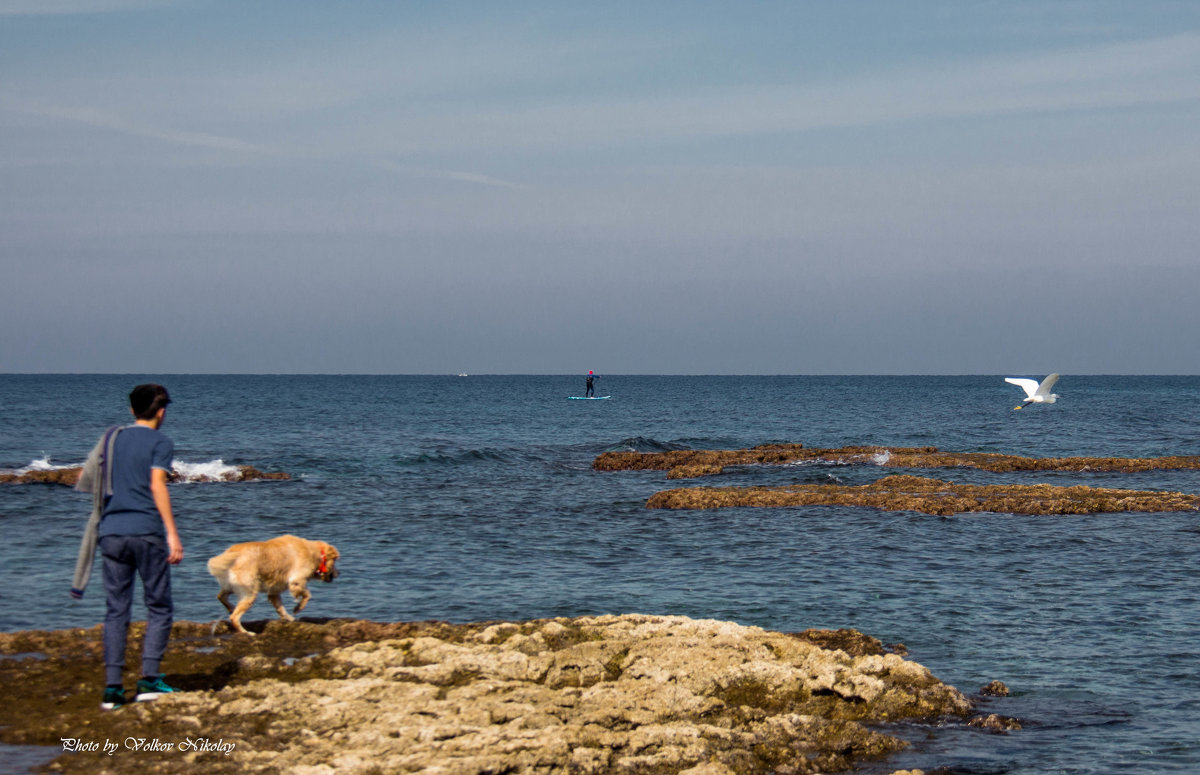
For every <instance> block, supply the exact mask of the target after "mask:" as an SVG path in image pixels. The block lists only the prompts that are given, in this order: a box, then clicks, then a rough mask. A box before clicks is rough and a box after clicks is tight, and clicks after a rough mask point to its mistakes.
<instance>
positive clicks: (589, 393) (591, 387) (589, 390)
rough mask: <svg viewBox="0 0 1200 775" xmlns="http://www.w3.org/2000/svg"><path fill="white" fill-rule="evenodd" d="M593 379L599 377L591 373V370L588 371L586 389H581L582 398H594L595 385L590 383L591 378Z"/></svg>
mask: <svg viewBox="0 0 1200 775" xmlns="http://www.w3.org/2000/svg"><path fill="white" fill-rule="evenodd" d="M594 379H600V378H599V377H597V376H596V375H594V374H592V372H590V371H589V372H588V375H587V390H585V391H583V396H584V398H594V397H595V395H596V387H595V385H593V384H592V380H594Z"/></svg>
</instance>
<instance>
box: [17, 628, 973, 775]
mask: <svg viewBox="0 0 1200 775" xmlns="http://www.w3.org/2000/svg"><path fill="white" fill-rule="evenodd" d="M222 626H224V625H222ZM141 627H142V625H135V626H134V628H133V632H131V652H130V664H136V663H137V661H136V654H135V653H134V650H133V649H134V648H136V646H137V643H138V641H140V632H141ZM212 629H213V627H212V625H211V624H201V623H190V622H181V623H177V624H176V625H175V630H174V632H173V642H172V644H171V648H170V649H169V650H168V656H167V660H166V662H165V663H164V666H163V667H164V670H166V672H167V679H168V680H169V681H170V682H171V683H173V684H175V685H176V686H178V687H179V688H181V689H185V690H188V691H184V692H180V693H177V694H174V695H170V696H167V697H163V698H161V699H159V700H158V701H156V702H153V703H139V704H134V705H128V706H126V707H124V708H122V709H120V710H118V711H114V712H107V713H106V712H101V711H99V710H98V709H97V704H98V699H99V684H100V677H101V675H102V667H101V664H100V661H101V660H100V656H99V652H100V645H99V638H100V628H99V627H98V626H97V627H94V628H91V629H88V630H70V631H57V632H20V633H11V634H0V654H4V655H8V656H6V657H0V676H2V677H3V678H4V679H5V684H4V685H6V686H10V687H20V696H21V701H20V702H10V703H4V704H2V705H0V739H2V740H3V741H4V742H7V743H24V744H42V745H52V746H55V747H59V746H60V738H62V737H74V738H79V739H81V740H83V741H85V742H87V741H100V742H103V741H105V740H112V741H126V740H128V739H130V738H135V739H136V738H145V739H147V740H149V739H151V738H153V739H154V740H156V741H158V744H159V749H158V750H140V751H132V750H125V749H122V750H118V751H117V752H116V753H115V754H114V755H112V756H106V755H105V754H104V753H103V751H98V752H86V751H85V752H83V753H77V754H72V755H69V756H62V757H59V758H58V759H57V760H56V761H55V762H54V763H53V764H52V765H50V768H51V769H53V770H55V771H61V772H80V773H82V772H88V773H95V772H114V773H117V772H128V771H130V769H131V768H136V769H137V770H138V771H140V772H144V773H168V772H169V773H201V772H203V773H240V772H288V773H300V774H301V775H316V774H317V773H332V772H338V773H375V772H417V771H422V772H435V771H436V772H446V773H467V772H471V773H478V772H544V773H568V772H569V773H610V772H616V773H674V772H690V773H693V775H702V774H703V775H720V774H721V773H749V772H781V773H815V772H838V771H845V770H848V769H852V768H854V767H856V766H860V765H862V764H864V763H870V762H874V764H872V765H871V766H872V767H874V768H875V769H873V770H872V771H881V770H880V769H879V765H880V763H879V761H878V758H879V757H882V756H886V755H887V754H890V753H892V752H895V751H898V750H900V749H901V748H903V747H905V746H906V745H907V744H906V743H905V742H904V741H902V740H900V739H898V738H896V737H893V736H891V735H888V734H885V733H884V732H881V731H878V730H877V729H873V728H871V726H872V725H877V724H879V723H888V724H891V723H893V722H899V721H903V720H905V719H914V720H917V719H920V720H934V719H945V718H952V719H957V721H958V723H961V724H962V725H963V727H962V728H964V729H966V728H968V726H967V716H969V715H970V714H971V712H972V702H971V701H970V700H968V699H967V697H965V696H964V695H963V694H962V693H960V692H959V691H958V690H957V689H955V688H953V687H951V686H948V685H946V684H943V683H942V682H940V681H939V680H938V679H937V678H935V677H934V676H933V675H932V674H931V673H930V672H929V671H928V670H927V669H926V668H924V667H922V666H921V665H919V664H916V663H915V662H910V661H907V660H905V659H903V658H902V657H900V656H898V655H896V654H893V653H887V652H886V651H885V650H884V649H883V647H882V644H880V643H879V642H878V641H877V640H875V639H873V638H869V637H867V636H863V635H861V634H859V633H856V632H854V631H849V630H839V631H828V630H816V631H808V632H806V633H799V634H783V633H778V632H770V631H765V630H762V629H759V628H757V627H745V626H741V625H737V624H733V623H730V622H721V621H711V620H694V619H689V618H686V617H680V616H645V615H638V614H626V615H621V616H597V617H584V618H577V619H552V620H538V621H530V622H516V623H511V622H504V623H483V624H468V625H450V624H446V623H441V622H423V623H402V624H378V623H374V622H361V621H350V620H325V621H320V620H306V621H300V622H292V623H285V622H279V621H270V622H268V623H266V624H265V625H264V623H262V622H255V623H251V629H252V630H257V631H259V632H260V633H261V634H260V635H259V636H258V637H255V638H251V637H247V636H232V635H225V634H223V635H220V636H214V635H212V634H211V632H212ZM835 646H836V648H834V647H835ZM31 654H33V655H34V656H30V655H31ZM985 733H986V732H985ZM201 740H203V741H205V744H206V745H207V746H208V748H207V749H201V750H197V749H196V748H195V747H194V746H187V747H186V748H183V749H181V747H180V743H181V741H201ZM883 771H886V770H883Z"/></svg>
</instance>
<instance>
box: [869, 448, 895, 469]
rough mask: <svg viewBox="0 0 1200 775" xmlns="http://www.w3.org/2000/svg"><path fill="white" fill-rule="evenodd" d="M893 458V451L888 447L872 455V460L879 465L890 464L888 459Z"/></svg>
mask: <svg viewBox="0 0 1200 775" xmlns="http://www.w3.org/2000/svg"><path fill="white" fill-rule="evenodd" d="M891 459H892V453H891V452H889V451H888V450H886V449H885V450H883V451H882V452H876V453H875V454H874V455H872V456H871V460H872V462H874V463H875V465H877V466H886V465H887V464H888V461H889V460H891Z"/></svg>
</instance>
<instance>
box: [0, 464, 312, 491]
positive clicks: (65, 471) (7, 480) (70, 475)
mask: <svg viewBox="0 0 1200 775" xmlns="http://www.w3.org/2000/svg"><path fill="white" fill-rule="evenodd" d="M82 471H83V468H82V467H81V466H75V467H72V468H53V469H48V470H33V471H23V472H21V473H9V474H6V473H0V484H64V485H66V486H68V487H74V486H75V483H76V482H78V481H79V474H80V473H81V472H82ZM291 478H292V477H291V475H290V474H285V473H282V472H278V471H277V472H270V471H259V470H258V469H257V468H255V467H254V466H235V467H234V470H231V471H226V472H225V473H223V474H220V475H218V476H209V475H195V476H189V477H187V479H186V481H188V482H258V481H266V480H283V479H291ZM167 481H169V482H181V481H185V480H184V479H183V478H181V477H180V475H179V474H178V473H176V472H174V471H172V472H171V473H170V474H168V475H167Z"/></svg>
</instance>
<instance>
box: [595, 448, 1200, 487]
mask: <svg viewBox="0 0 1200 775" xmlns="http://www.w3.org/2000/svg"><path fill="white" fill-rule="evenodd" d="M804 462H820V463H836V464H841V465H864V464H869V465H878V466H885V467H890V468H976V469H979V470H981V471H992V472H996V473H1012V472H1020V471H1076V472H1081V471H1093V472H1099V471H1105V472H1121V473H1133V472H1137V471H1155V470H1181V469H1197V468H1200V456H1196V455H1171V456H1167V457H1146V458H1127V457H1053V458H1034V457H1022V456H1020V455H1004V454H1000V453H995V452H943V451H941V450H939V449H938V448H937V447H875V446H854V447H838V448H836V449H823V448H819V447H805V446H804V445H803V444H763V445H760V446H757V447H751V448H750V449H717V450H712V449H678V450H670V451H667V452H605V453H603V454H601V455H599V456H598V457H597V458H596V459H595V460H594V461H593V462H592V468H594V469H595V470H597V471H644V470H653V471H667V472H668V473H667V478H668V479H690V478H693V477H698V476H713V475H716V474H720V473H722V472H723V471H724V470H725V468H726V467H727V466H735V465H787V464H794V463H804Z"/></svg>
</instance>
